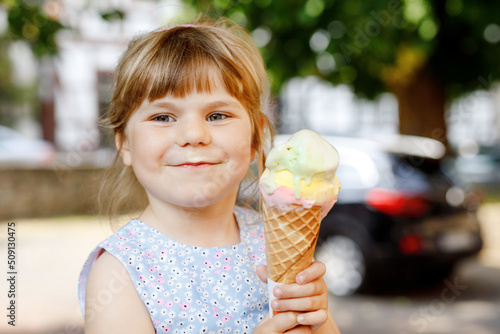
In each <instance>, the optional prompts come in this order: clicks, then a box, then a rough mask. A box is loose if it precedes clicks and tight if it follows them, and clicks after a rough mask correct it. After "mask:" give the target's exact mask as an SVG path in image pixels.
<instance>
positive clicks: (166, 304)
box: [165, 300, 174, 307]
mask: <svg viewBox="0 0 500 334" xmlns="http://www.w3.org/2000/svg"><path fill="white" fill-rule="evenodd" d="M172 305H174V302H173V301H171V300H169V301H168V302H166V303H165V307H172Z"/></svg>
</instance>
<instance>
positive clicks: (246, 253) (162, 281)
mask: <svg viewBox="0 0 500 334" xmlns="http://www.w3.org/2000/svg"><path fill="white" fill-rule="evenodd" d="M234 214H235V217H236V220H237V222H238V226H239V229H240V243H239V244H237V245H233V246H225V247H196V246H188V245H184V244H181V243H179V242H177V241H175V240H172V239H170V238H169V237H167V236H166V235H164V234H162V233H160V232H159V231H157V230H156V229H154V228H152V227H150V226H148V225H147V224H145V223H143V222H141V221H139V220H137V219H133V220H131V221H130V222H128V223H127V224H126V225H125V226H123V227H122V228H120V229H119V230H118V231H117V232H116V233H114V234H113V235H112V236H110V237H109V238H107V239H106V240H104V241H103V242H102V243H100V244H99V245H98V246H97V247H96V248H95V250H94V251H93V252H92V253H91V254H90V256H89V257H88V259H87V261H86V262H85V264H84V266H83V269H82V272H81V274H80V280H79V286H78V290H79V291H78V295H79V300H80V307H81V310H82V313H84V312H85V288H86V284H87V278H88V275H89V272H90V269H91V268H92V265H93V264H94V262H95V261H96V259H97V258H98V257H99V256H100V255H101V254H102V253H103V252H104V250H106V251H107V252H109V253H111V254H112V255H114V256H115V257H116V258H117V259H118V260H120V262H121V263H122V264H123V265H124V267H125V268H126V269H127V272H128V275H129V276H130V278H131V279H132V282H133V284H134V285H135V288H136V290H137V293H138V294H139V296H140V297H141V299H142V301H143V302H144V305H145V306H146V308H147V309H148V311H149V313H150V315H151V320H152V323H153V325H154V327H155V330H156V333H216V334H218V333H234V334H244V333H247V334H250V333H251V332H252V331H253V329H254V328H255V326H256V325H257V324H258V323H259V322H260V321H261V320H262V319H263V318H264V316H265V315H266V314H267V313H268V311H269V308H268V294H267V287H266V285H265V284H264V283H263V282H262V281H261V280H260V279H259V278H258V277H257V274H256V273H255V269H256V267H257V266H259V265H261V264H266V259H265V247H264V232H263V224H262V223H261V222H260V220H259V217H258V215H257V213H256V212H255V211H253V210H249V209H245V208H240V207H236V208H235V211H234ZM119 280H120V277H119V276H118V274H117V276H116V281H117V282H119ZM116 286H117V287H119V284H116ZM112 293H113V288H112V287H110V289H109V291H106V292H105V293H104V292H103V296H97V302H99V299H102V302H105V301H106V300H109V298H112V296H111V294H112ZM115 293H119V289H118V288H116V291H115ZM105 294H108V295H109V296H107V295H106V296H105ZM100 297H102V298H100ZM84 316H85V314H84Z"/></svg>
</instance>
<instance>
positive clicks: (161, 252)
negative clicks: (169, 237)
mask: <svg viewBox="0 0 500 334" xmlns="http://www.w3.org/2000/svg"><path fill="white" fill-rule="evenodd" d="M166 254H167V250H166V249H165V248H163V249H162V250H161V251H160V255H162V256H163V255H166Z"/></svg>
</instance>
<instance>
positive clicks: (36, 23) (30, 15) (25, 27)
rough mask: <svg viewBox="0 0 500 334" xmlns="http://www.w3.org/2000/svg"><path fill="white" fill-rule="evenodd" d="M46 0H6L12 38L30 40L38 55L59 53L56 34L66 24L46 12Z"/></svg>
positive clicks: (5, 4) (10, 37)
mask: <svg viewBox="0 0 500 334" xmlns="http://www.w3.org/2000/svg"><path fill="white" fill-rule="evenodd" d="M44 3H46V2H44V1H34V0H33V1H22V0H9V1H4V6H5V8H7V11H8V23H9V31H8V33H7V37H8V38H9V39H12V40H25V41H28V42H29V43H30V44H31V46H32V48H33V52H34V54H35V55H36V56H37V57H42V56H45V55H54V54H56V53H57V44H56V41H55V34H56V33H57V31H59V30H60V29H62V28H64V26H63V25H62V24H61V23H60V22H59V21H58V20H57V19H56V18H52V17H49V16H48V15H47V13H46V12H45V10H44V8H43V5H44Z"/></svg>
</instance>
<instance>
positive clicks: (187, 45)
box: [147, 36, 245, 101]
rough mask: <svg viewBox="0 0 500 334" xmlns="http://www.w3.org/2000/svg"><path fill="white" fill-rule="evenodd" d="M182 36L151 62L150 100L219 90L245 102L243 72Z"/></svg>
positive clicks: (205, 47)
mask: <svg viewBox="0 0 500 334" xmlns="http://www.w3.org/2000/svg"><path fill="white" fill-rule="evenodd" d="M170 37H172V38H174V36H170ZM175 37H176V38H179V36H175ZM180 37H181V38H180V39H181V40H178V41H176V43H171V44H170V45H169V47H168V48H160V49H159V50H158V52H157V55H156V57H153V58H152V59H151V62H152V63H151V66H150V69H151V70H150V73H149V78H150V81H149V83H150V84H149V87H150V89H149V93H148V94H147V98H148V99H149V100H150V101H154V100H156V99H159V98H162V97H164V96H166V95H172V96H175V97H185V96H186V95H189V94H191V93H194V92H198V93H208V94H210V93H212V91H213V90H215V89H216V88H218V87H222V88H224V89H226V91H227V92H228V93H229V94H230V95H232V96H234V97H237V98H243V99H244V100H245V98H244V96H243V92H244V89H243V87H244V84H243V82H242V81H243V78H242V73H241V69H239V68H238V67H237V66H236V65H235V64H234V63H233V62H232V61H229V60H228V59H226V57H225V55H221V54H219V52H217V51H216V50H214V49H213V48H209V47H207V46H206V45H203V43H200V41H199V40H197V41H195V42H193V40H192V39H190V38H186V37H185V36H180ZM182 39H184V40H182ZM172 44H174V45H172Z"/></svg>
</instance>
